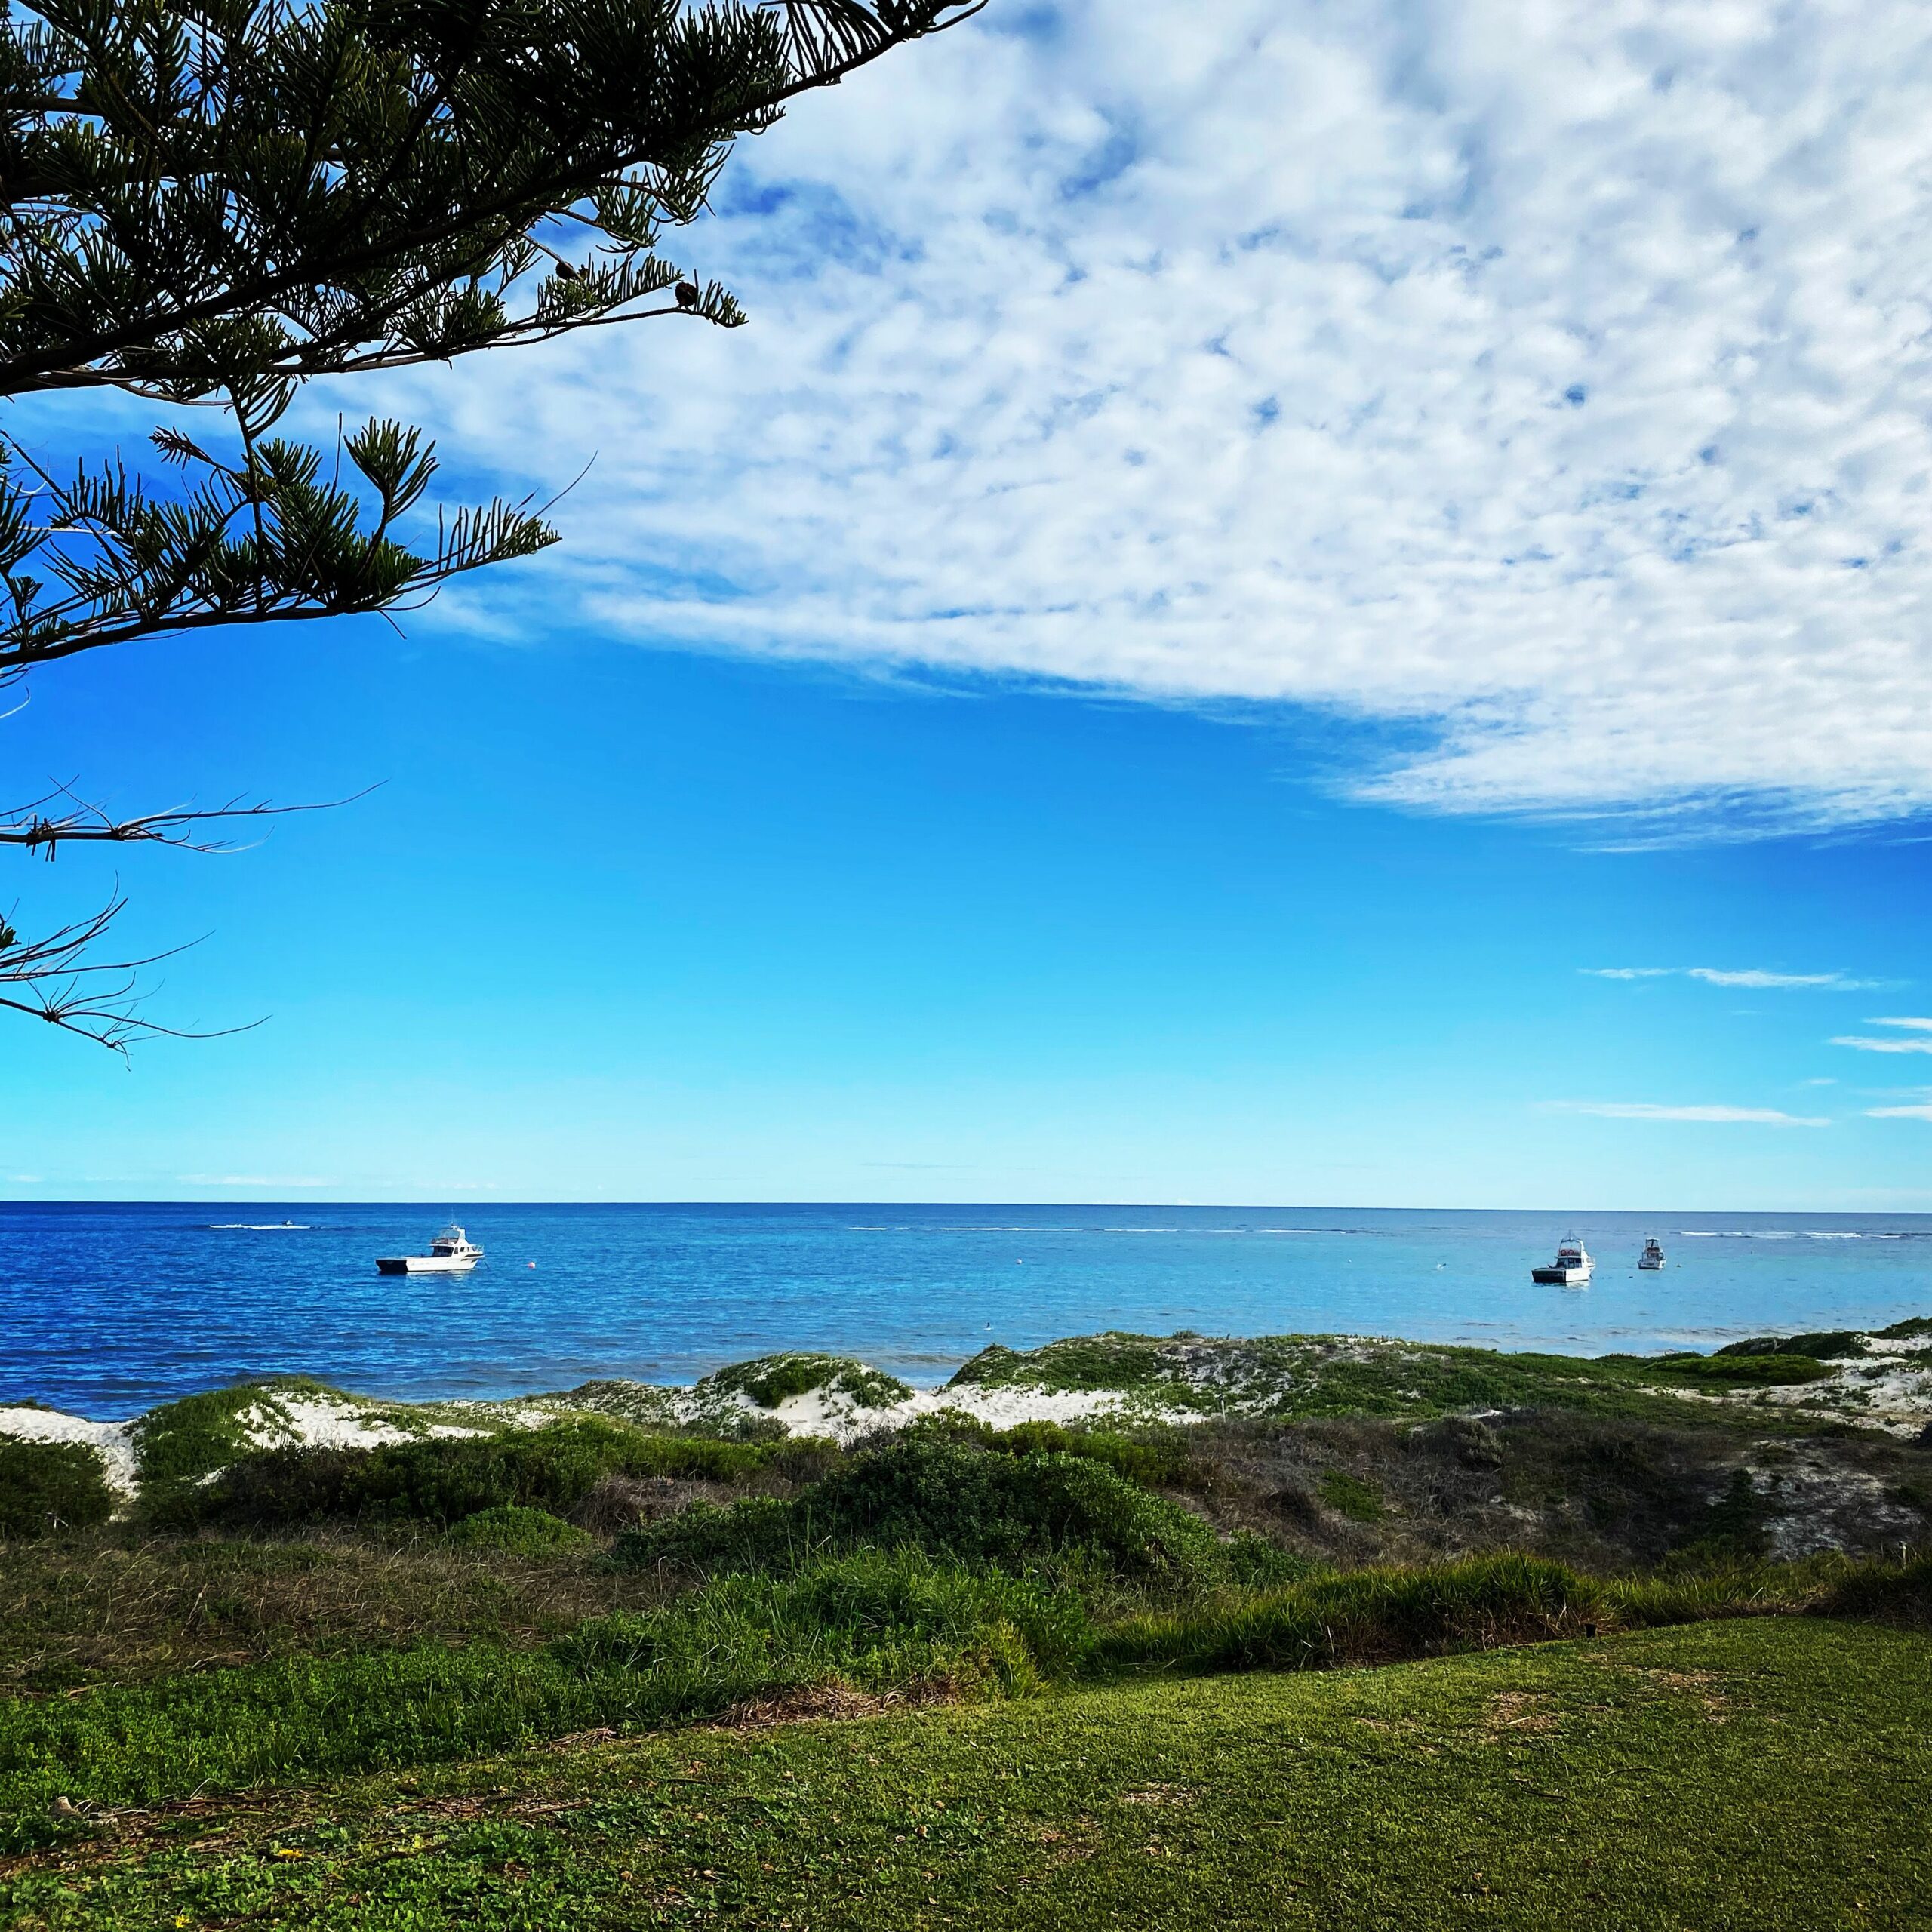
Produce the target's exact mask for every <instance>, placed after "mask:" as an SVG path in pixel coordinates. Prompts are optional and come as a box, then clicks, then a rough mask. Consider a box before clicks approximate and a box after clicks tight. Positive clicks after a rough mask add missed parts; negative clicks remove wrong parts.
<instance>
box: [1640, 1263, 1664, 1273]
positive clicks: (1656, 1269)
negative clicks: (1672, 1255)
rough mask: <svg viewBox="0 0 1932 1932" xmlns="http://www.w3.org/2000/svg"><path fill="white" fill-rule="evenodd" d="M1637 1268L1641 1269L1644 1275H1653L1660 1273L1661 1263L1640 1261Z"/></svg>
mask: <svg viewBox="0 0 1932 1932" xmlns="http://www.w3.org/2000/svg"><path fill="white" fill-rule="evenodd" d="M1637 1266H1638V1267H1639V1268H1641V1269H1642V1270H1643V1271H1644V1273H1645V1274H1647V1275H1655V1274H1657V1273H1660V1272H1661V1271H1662V1269H1663V1263H1662V1262H1661V1261H1640V1262H1638V1263H1637Z"/></svg>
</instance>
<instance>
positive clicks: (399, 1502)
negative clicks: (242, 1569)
mask: <svg viewBox="0 0 1932 1932" xmlns="http://www.w3.org/2000/svg"><path fill="white" fill-rule="evenodd" d="M774 1453H775V1446H774V1445H768V1444H752V1443H739V1442H728V1441H721V1440H719V1439H718V1438H715V1437H706V1436H676V1435H657V1434H652V1433H649V1432H645V1431H644V1430H641V1429H633V1428H631V1427H629V1426H626V1424H624V1423H618V1422H615V1421H612V1420H609V1419H608V1418H606V1417H601V1416H597V1415H582V1416H577V1417H571V1418H569V1419H568V1420H562V1421H558V1422H553V1423H548V1424H546V1426H543V1427H540V1428H537V1429H505V1430H502V1431H500V1432H498V1433H496V1434H494V1435H464V1436H440V1437H432V1438H427V1439H423V1440H418V1441H408V1442H396V1443H384V1444H380V1445H378V1446H376V1447H369V1448H347V1447H330V1446H325V1445H317V1446H313V1447H286V1448H279V1449H269V1450H263V1451H257V1452H255V1453H254V1454H249V1455H246V1456H243V1457H239V1458H238V1459H237V1460H234V1461H232V1462H231V1463H229V1466H227V1467H226V1468H225V1469H223V1470H222V1471H221V1472H220V1475H218V1476H217V1477H216V1478H214V1480H213V1481H211V1482H209V1483H207V1484H204V1485H202V1486H200V1487H197V1488H196V1489H195V1490H194V1491H192V1493H191V1494H187V1495H185V1496H184V1495H182V1494H180V1493H179V1492H177V1493H175V1494H173V1495H172V1496H171V1497H170V1499H169V1504H170V1507H171V1511H172V1515H173V1518H174V1520H176V1521H195V1522H202V1523H208V1524H230V1525H235V1526H249V1527H256V1528H268V1527H294V1526H299V1525H301V1524H312V1523H323V1522H331V1521H363V1522H370V1523H383V1522H392V1523H393V1522H420V1523H426V1524H434V1525H435V1526H437V1527H444V1528H447V1527H448V1526H449V1525H451V1524H454V1523H456V1522H458V1521H461V1520H462V1519H463V1518H465V1517H466V1516H472V1515H476V1514H477V1513H478V1512H480V1511H483V1510H486V1509H499V1508H504V1507H518V1508H523V1509H543V1510H547V1511H549V1512H551V1513H552V1514H553V1515H560V1516H568V1515H569V1514H570V1512H571V1511H572V1510H573V1509H575V1508H576V1507H577V1506H578V1505H579V1504H580V1503H582V1502H583V1500H584V1499H585V1498H586V1497H588V1496H589V1494H591V1492H592V1491H593V1490H594V1489H595V1488H596V1487H597V1486H598V1484H599V1483H600V1482H601V1481H604V1480H605V1478H607V1477H610V1476H613V1475H624V1476H631V1477H639V1478H651V1477H655V1478H681V1479H685V1480H695V1481H706V1482H714V1483H730V1482H733V1481H740V1480H742V1479H743V1478H745V1477H746V1476H747V1475H749V1474H751V1473H752V1472H753V1471H755V1470H756V1469H759V1468H761V1467H762V1466H764V1464H765V1463H768V1461H770V1460H771V1458H772V1456H773V1455H774Z"/></svg>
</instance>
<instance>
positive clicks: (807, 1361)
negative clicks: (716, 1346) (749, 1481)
mask: <svg viewBox="0 0 1932 1932" xmlns="http://www.w3.org/2000/svg"><path fill="white" fill-rule="evenodd" d="M814 1389H823V1391H824V1392H825V1393H826V1395H829V1396H832V1397H833V1398H836V1399H838V1400H839V1401H843V1402H845V1403H847V1404H849V1405H850V1406H851V1407H853V1408H855V1409H884V1408H889V1407H891V1406H892V1405H893V1404H894V1403H895V1402H903V1401H906V1399H907V1398H908V1397H909V1396H910V1395H911V1394H912V1390H911V1389H910V1388H909V1387H908V1386H907V1385H906V1383H903V1382H901V1381H900V1380H899V1378H898V1377H897V1376H896V1375H888V1374H885V1373H884V1371H882V1370H879V1369H876V1368H872V1367H868V1366H867V1365H866V1364H865V1363H864V1362H862V1361H854V1359H853V1358H851V1356H849V1355H816V1354H814V1353H811V1352H809V1351H804V1350H795V1351H792V1352H789V1353H786V1354H782V1355H760V1356H758V1358H756V1359H755V1360H754V1361H742V1362H735V1363H734V1364H732V1365H731V1367H729V1368H721V1369H719V1370H718V1371H717V1373H716V1374H713V1375H707V1376H706V1377H704V1379H703V1380H702V1381H700V1383H698V1385H697V1389H696V1390H695V1391H694V1395H695V1396H696V1397H697V1401H698V1402H699V1403H700V1404H703V1401H704V1400H705V1398H706V1397H707V1396H709V1395H743V1396H744V1397H746V1398H747V1399H748V1400H749V1401H752V1402H755V1403H756V1404H757V1405H758V1407H760V1408H761V1409H775V1408H777V1407H779V1406H780V1404H782V1403H785V1402H789V1401H792V1400H794V1399H795V1398H796V1397H798V1396H800V1395H810V1394H811V1392H812V1391H813V1390H814Z"/></svg>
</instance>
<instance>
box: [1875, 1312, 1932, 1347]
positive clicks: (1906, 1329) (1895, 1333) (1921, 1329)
mask: <svg viewBox="0 0 1932 1932" xmlns="http://www.w3.org/2000/svg"><path fill="white" fill-rule="evenodd" d="M1921 1335H1932V1315H1913V1316H1912V1318H1911V1319H1910V1320H1909V1321H1894V1323H1893V1324H1892V1325H1891V1326H1890V1327H1889V1328H1881V1329H1879V1330H1878V1338H1879V1340H1881V1341H1885V1342H1909V1341H1912V1340H1916V1339H1917V1338H1918V1337H1919V1336H1921Z"/></svg>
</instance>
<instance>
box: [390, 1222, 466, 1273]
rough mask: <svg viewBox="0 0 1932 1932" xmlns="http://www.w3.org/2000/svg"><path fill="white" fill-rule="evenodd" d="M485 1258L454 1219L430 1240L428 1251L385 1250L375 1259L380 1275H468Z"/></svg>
mask: <svg viewBox="0 0 1932 1932" xmlns="http://www.w3.org/2000/svg"><path fill="white" fill-rule="evenodd" d="M482 1259H483V1251H482V1250H481V1248H480V1247H478V1246H477V1245H476V1244H475V1243H474V1242H473V1241H471V1240H470V1238H469V1236H468V1235H466V1234H465V1233H464V1232H463V1230H462V1229H460V1227H458V1226H456V1224H455V1223H454V1222H452V1223H451V1225H450V1226H448V1227H447V1228H445V1229H444V1230H443V1231H442V1232H441V1234H439V1235H438V1236H437V1237H436V1238H435V1240H434V1241H432V1242H431V1243H430V1244H429V1253H428V1254H386V1255H383V1256H382V1257H380V1259H379V1260H377V1263H376V1272H377V1274H379V1275H466V1274H468V1273H469V1271H470V1269H472V1268H474V1267H475V1266H476V1264H477V1263H478V1262H479V1261H481V1260H482Z"/></svg>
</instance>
